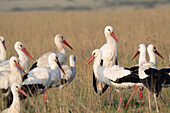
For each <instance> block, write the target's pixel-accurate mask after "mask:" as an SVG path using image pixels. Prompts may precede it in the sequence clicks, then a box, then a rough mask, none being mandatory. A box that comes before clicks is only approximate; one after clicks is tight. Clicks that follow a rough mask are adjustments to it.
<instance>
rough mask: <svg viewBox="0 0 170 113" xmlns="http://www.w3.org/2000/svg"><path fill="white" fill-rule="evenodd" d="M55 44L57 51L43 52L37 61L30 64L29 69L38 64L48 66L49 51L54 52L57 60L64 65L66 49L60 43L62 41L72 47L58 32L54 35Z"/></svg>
mask: <svg viewBox="0 0 170 113" xmlns="http://www.w3.org/2000/svg"><path fill="white" fill-rule="evenodd" d="M54 41H55V44H56V46H57V48H58V52H53V51H49V52H47V53H45V54H43V55H42V56H41V57H40V58H38V59H37V61H36V62H35V63H34V64H33V65H32V67H31V68H30V70H32V69H34V68H36V67H38V66H46V67H49V64H48V56H49V55H50V54H51V53H55V54H56V55H57V57H58V59H59V62H60V63H61V65H65V64H66V62H67V53H66V50H65V48H64V46H63V45H62V43H64V44H65V45H67V46H68V47H69V48H70V49H73V48H72V47H71V46H70V45H69V44H68V43H67V42H66V41H65V40H64V39H63V36H62V35H61V34H58V35H56V36H55V38H54Z"/></svg>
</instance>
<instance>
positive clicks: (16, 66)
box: [0, 34, 76, 113]
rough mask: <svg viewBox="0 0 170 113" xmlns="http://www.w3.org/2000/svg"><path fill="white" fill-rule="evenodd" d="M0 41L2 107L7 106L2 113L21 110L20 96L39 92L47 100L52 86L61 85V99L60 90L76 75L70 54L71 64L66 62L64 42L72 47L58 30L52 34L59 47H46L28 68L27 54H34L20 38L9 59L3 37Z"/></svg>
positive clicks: (17, 112)
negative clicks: (15, 53)
mask: <svg viewBox="0 0 170 113" xmlns="http://www.w3.org/2000/svg"><path fill="white" fill-rule="evenodd" d="M0 41H1V42H0V54H1V56H0V58H1V59H0V60H1V62H0V92H1V93H0V94H1V95H0V97H1V98H3V104H4V108H7V107H9V108H8V109H5V110H4V111H3V113H14V112H16V113H19V112H20V110H21V109H20V101H19V100H24V99H26V98H28V97H31V96H38V95H39V94H43V95H44V102H45V104H47V103H46V102H47V97H46V96H47V92H46V91H47V89H49V88H53V87H58V88H59V89H60V101H61V90H62V89H63V88H64V87H65V86H67V85H68V84H69V83H70V82H71V81H72V80H73V79H74V77H75V75H76V57H75V56H74V55H70V57H69V63H70V65H66V63H67V53H66V50H65V48H64V46H63V44H65V45H66V46H68V47H69V48H70V49H72V50H73V48H72V47H71V46H70V45H69V44H68V43H67V42H66V41H65V40H64V37H63V36H62V35H61V34H57V35H56V36H55V38H54V42H55V44H56V46H57V48H58V51H57V52H53V51H49V52H47V53H45V54H43V55H42V56H41V57H40V58H38V59H37V60H36V62H35V63H34V64H33V65H32V67H31V68H30V69H29V66H30V63H29V59H28V57H30V58H31V59H32V60H33V58H32V56H31V55H30V54H29V52H28V51H27V50H26V49H25V47H24V44H23V43H22V42H20V41H17V42H16V43H15V45H14V48H15V50H16V52H17V53H18V56H19V57H18V58H17V57H15V56H12V57H11V58H10V59H9V60H6V59H7V53H6V47H5V37H4V36H0ZM27 56H28V57H27ZM26 72H27V73H26ZM22 74H23V76H22ZM18 92H19V93H18Z"/></svg>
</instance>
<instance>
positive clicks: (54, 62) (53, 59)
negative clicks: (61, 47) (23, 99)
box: [22, 53, 63, 95]
mask: <svg viewBox="0 0 170 113" xmlns="http://www.w3.org/2000/svg"><path fill="white" fill-rule="evenodd" d="M48 63H49V65H50V67H45V66H39V67H37V68H34V69H33V70H31V71H29V72H28V74H26V75H24V77H23V78H24V81H23V83H22V85H23V86H22V89H23V90H24V91H25V92H27V93H29V94H30V95H31V94H34V93H36V94H38V93H44V91H46V89H47V88H49V87H52V85H53V84H59V83H60V80H61V72H60V69H59V68H61V65H60V64H59V62H58V57H57V56H56V54H55V53H51V54H50V55H49V57H48ZM58 67H59V68H58ZM61 70H62V71H63V69H62V68H61ZM36 85H40V86H41V87H39V89H34V90H31V92H29V88H30V89H31V87H32V88H34V86H36ZM27 86H28V87H27ZM32 91H33V92H32ZM34 91H35V92H34Z"/></svg>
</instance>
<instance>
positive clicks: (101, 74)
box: [86, 49, 143, 109]
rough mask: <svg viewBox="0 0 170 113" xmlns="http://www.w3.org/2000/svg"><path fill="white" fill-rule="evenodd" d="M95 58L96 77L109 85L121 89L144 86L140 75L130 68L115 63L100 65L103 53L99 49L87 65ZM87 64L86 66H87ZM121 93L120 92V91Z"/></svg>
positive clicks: (93, 53)
mask: <svg viewBox="0 0 170 113" xmlns="http://www.w3.org/2000/svg"><path fill="white" fill-rule="evenodd" d="M94 58H95V61H94V64H93V70H94V73H95V77H96V78H97V79H98V80H99V81H100V82H103V83H105V84H107V85H109V86H112V87H115V88H117V89H119V90H122V89H129V88H133V87H134V86H135V85H136V86H143V84H142V83H141V82H140V79H139V77H138V75H137V74H136V73H135V72H132V71H131V70H129V69H124V68H123V67H121V66H119V65H113V66H111V67H103V66H101V65H100V62H101V58H102V53H101V51H100V50H99V49H96V50H94V51H93V52H92V57H91V59H90V60H89V62H88V63H87V65H88V64H89V63H90V62H91V61H92V60H93V59H94ZM87 65H86V66H87ZM119 95H120V92H119ZM121 101H122V100H121V97H120V102H119V107H118V109H119V108H120V105H121Z"/></svg>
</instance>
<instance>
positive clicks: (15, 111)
mask: <svg viewBox="0 0 170 113" xmlns="http://www.w3.org/2000/svg"><path fill="white" fill-rule="evenodd" d="M11 91H12V94H13V102H12V105H11V106H10V107H9V108H8V109H5V110H4V111H2V113H21V108H20V101H19V95H18V91H19V92H20V93H21V94H23V95H25V96H27V95H26V93H25V92H24V91H23V90H21V85H20V84H19V83H18V82H13V83H12V86H11Z"/></svg>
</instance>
